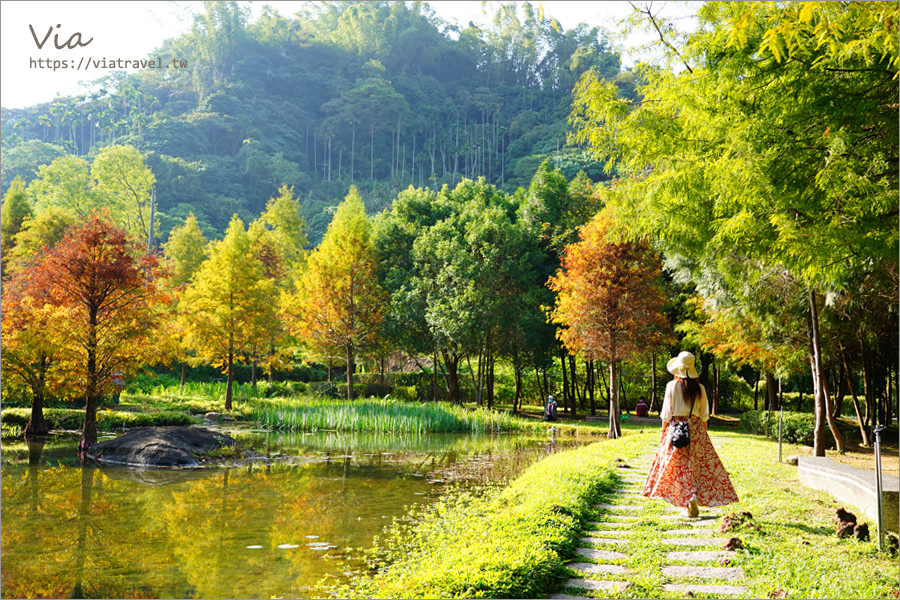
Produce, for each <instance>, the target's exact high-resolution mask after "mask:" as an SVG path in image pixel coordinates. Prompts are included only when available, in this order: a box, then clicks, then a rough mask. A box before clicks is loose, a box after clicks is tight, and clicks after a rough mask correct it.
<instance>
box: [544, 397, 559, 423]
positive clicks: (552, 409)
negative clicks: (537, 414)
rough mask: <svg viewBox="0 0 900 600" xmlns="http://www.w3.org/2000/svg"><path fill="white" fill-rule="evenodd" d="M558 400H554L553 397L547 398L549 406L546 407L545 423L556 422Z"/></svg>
mask: <svg viewBox="0 0 900 600" xmlns="http://www.w3.org/2000/svg"><path fill="white" fill-rule="evenodd" d="M556 408H557V404H556V400H554V399H553V396H547V404H546V405H545V406H544V420H545V421H555V420H556Z"/></svg>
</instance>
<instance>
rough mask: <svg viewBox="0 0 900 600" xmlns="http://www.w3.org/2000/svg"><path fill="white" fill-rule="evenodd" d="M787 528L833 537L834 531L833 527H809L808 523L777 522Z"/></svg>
mask: <svg viewBox="0 0 900 600" xmlns="http://www.w3.org/2000/svg"><path fill="white" fill-rule="evenodd" d="M778 524H779V525H782V526H784V527H787V528H788V529H797V530H799V531H802V532H804V533H809V534H812V535H822V536H826V537H833V536H834V535H835V531H834V528H833V527H825V526H819V527H810V526H809V525H804V524H803V523H778Z"/></svg>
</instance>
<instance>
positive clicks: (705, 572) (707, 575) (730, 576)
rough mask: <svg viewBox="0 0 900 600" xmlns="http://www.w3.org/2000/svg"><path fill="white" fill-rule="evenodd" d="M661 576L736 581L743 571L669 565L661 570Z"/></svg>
mask: <svg viewBox="0 0 900 600" xmlns="http://www.w3.org/2000/svg"><path fill="white" fill-rule="evenodd" d="M662 573H663V575H667V576H669V577H678V578H681V579H686V578H688V577H698V578H700V579H721V580H724V581H736V580H738V579H743V578H744V570H743V569H738V568H734V567H693V566H691V567H682V566H676V565H669V566H665V567H663V568H662Z"/></svg>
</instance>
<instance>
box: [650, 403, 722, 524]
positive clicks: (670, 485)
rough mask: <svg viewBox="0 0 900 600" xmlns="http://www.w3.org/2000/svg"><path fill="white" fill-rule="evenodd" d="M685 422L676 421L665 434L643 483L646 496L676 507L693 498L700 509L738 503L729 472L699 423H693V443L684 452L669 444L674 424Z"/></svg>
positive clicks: (685, 504)
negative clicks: (694, 496)
mask: <svg viewBox="0 0 900 600" xmlns="http://www.w3.org/2000/svg"><path fill="white" fill-rule="evenodd" d="M684 420H686V417H675V418H674V419H673V420H672V422H670V423H669V426H668V427H667V428H666V429H665V430H664V431H663V432H662V436H661V438H660V442H659V449H658V450H657V451H656V458H655V459H653V464H652V465H650V471H649V472H648V473H647V481H646V482H644V490H643V494H644V496H647V497H648V498H661V499H663V500H665V501H667V502H670V503H672V504H674V505H675V506H687V505H688V504H689V503H690V501H691V496H692V495H694V494H697V503H698V504H699V505H700V506H724V505H726V504H731V503H732V502H737V501H738V497H737V493H736V492H735V491H734V486H732V485H731V479H729V478H728V472H727V471H726V470H725V466H724V465H722V461H721V460H720V459H719V455H718V454H716V450H715V448H713V445H712V441H710V439H709V435H708V434H707V433H706V428H705V427H704V426H703V422H702V421H700V419H698V418H697V417H691V419H690V424H689V427H690V430H691V443H690V444H688V445H687V446H685V447H684V448H673V447H672V444H671V443H670V441H669V440H670V431H669V430H670V429H671V428H672V423H673V422H675V421H684Z"/></svg>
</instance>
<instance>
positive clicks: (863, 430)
mask: <svg viewBox="0 0 900 600" xmlns="http://www.w3.org/2000/svg"><path fill="white" fill-rule="evenodd" d="M838 348H839V349H840V351H841V366H843V368H844V376H845V377H846V379H847V385H848V387H849V388H850V397H851V398H853V409H854V410H855V411H856V422H857V423H858V424H859V433H860V437H861V439H862V443H863V446H871V445H872V441H871V440H870V439H869V428H868V427H866V424H865V422H864V421H863V416H862V414H860V412H859V399H858V398H857V396H856V385H855V384H854V383H853V374H852V372H851V371H850V365H849V363H848V362H847V351H846V349H844V344H843V343H842V342H838Z"/></svg>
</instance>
